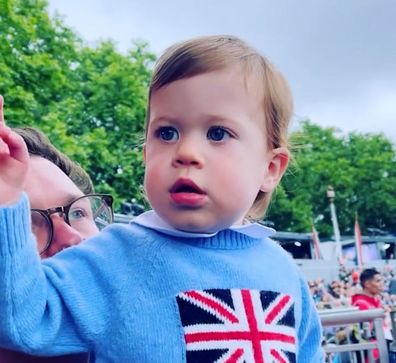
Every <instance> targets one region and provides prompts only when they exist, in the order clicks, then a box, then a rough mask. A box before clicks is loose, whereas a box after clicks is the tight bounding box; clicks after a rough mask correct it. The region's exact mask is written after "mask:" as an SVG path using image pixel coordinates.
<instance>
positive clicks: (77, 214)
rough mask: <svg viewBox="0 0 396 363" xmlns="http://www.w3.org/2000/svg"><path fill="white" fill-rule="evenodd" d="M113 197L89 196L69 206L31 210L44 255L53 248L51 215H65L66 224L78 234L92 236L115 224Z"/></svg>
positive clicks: (39, 248)
mask: <svg viewBox="0 0 396 363" xmlns="http://www.w3.org/2000/svg"><path fill="white" fill-rule="evenodd" d="M112 205H113V197H112V196H111V195H108V194H88V195H84V196H83V197H80V198H77V199H75V200H73V201H72V202H71V203H69V204H68V205H64V206H62V207H55V208H49V209H31V210H30V215H31V220H32V230H33V233H34V235H35V236H36V240H37V246H38V250H39V253H40V255H42V254H43V253H44V252H45V251H47V250H48V248H49V247H50V246H51V243H52V239H53V236H54V224H53V222H52V219H51V214H59V215H63V219H64V220H65V222H66V223H67V224H68V225H69V226H71V227H72V228H74V229H75V230H77V231H78V232H80V233H82V234H84V235H86V236H90V235H93V234H95V233H97V232H98V231H100V230H102V229H103V228H104V227H106V226H107V225H109V224H111V223H112V222H113V209H112Z"/></svg>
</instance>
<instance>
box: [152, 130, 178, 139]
mask: <svg viewBox="0 0 396 363" xmlns="http://www.w3.org/2000/svg"><path fill="white" fill-rule="evenodd" d="M155 134H156V136H157V137H158V138H159V139H161V140H164V141H175V140H177V139H178V138H179V133H178V132H177V130H176V129H175V128H174V127H171V126H163V127H160V128H159V129H158V130H156V131H155Z"/></svg>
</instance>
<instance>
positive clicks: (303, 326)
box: [0, 196, 323, 363]
mask: <svg viewBox="0 0 396 363" xmlns="http://www.w3.org/2000/svg"><path fill="white" fill-rule="evenodd" d="M28 208H29V205H28V201H27V198H26V196H23V197H22V199H21V200H20V201H19V202H18V203H17V204H16V205H14V206H12V207H8V208H0V321H1V324H0V346H5V347H8V348H14V349H21V350H24V351H26V352H29V353H33V354H41V355H55V354H64V353H71V352H79V351H93V352H95V355H96V359H97V362H121V363H122V362H125V363H126V362H128V363H129V362H139V363H140V362H150V363H151V362H154V363H164V362H172V363H177V362H189V363H190V362H227V361H228V360H227V359H229V361H230V362H239V361H246V362H264V361H265V362H272V361H282V360H281V359H284V360H285V361H290V362H295V361H297V362H307V363H308V362H309V363H311V362H322V361H323V352H322V349H321V348H320V338H321V329H320V324H319V319H318V315H317V313H316V310H315V307H314V304H313V301H312V299H311V297H310V294H309V290H308V288H307V285H306V283H305V282H304V280H303V278H302V276H301V274H300V272H299V271H298V268H297V267H296V265H295V263H294V262H293V260H292V259H291V258H290V257H289V256H288V255H287V253H285V252H284V251H283V250H282V248H281V247H279V246H278V245H277V244H276V243H275V242H273V241H271V240H270V239H269V238H255V237H252V236H249V235H248V234H244V233H240V232H239V231H235V230H232V229H228V230H223V231H220V232H218V233H217V234H216V235H214V236H211V237H196V238H187V237H181V236H170V235H169V234H165V233H163V232H159V231H156V230H154V229H152V228H147V227H145V226H142V225H139V224H137V223H132V224H130V225H112V226H110V227H108V228H106V229H105V230H104V231H103V232H101V233H100V234H99V235H98V236H97V237H94V238H92V239H90V240H88V241H86V242H84V243H83V244H81V245H79V246H77V247H72V248H69V249H67V250H65V251H63V252H61V253H60V254H58V255H57V256H56V257H54V258H50V259H47V260H45V261H44V262H41V261H40V259H39V256H38V255H37V252H36V247H35V241H34V238H33V237H32V236H31V234H30V222H29V218H28ZM238 358H239V359H240V360H238ZM276 359H278V360H276Z"/></svg>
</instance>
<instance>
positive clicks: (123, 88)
mask: <svg viewBox="0 0 396 363" xmlns="http://www.w3.org/2000/svg"><path fill="white" fill-rule="evenodd" d="M154 59H155V57H154V55H153V54H152V53H150V52H149V51H148V48H147V45H146V44H144V43H135V44H134V46H133V49H132V50H130V51H129V53H128V54H126V55H122V54H120V53H119V52H117V50H116V49H115V46H114V44H112V43H111V42H102V43H100V44H99V45H98V46H97V47H96V48H94V49H93V48H90V47H87V46H85V45H84V43H83V42H82V40H81V39H79V38H78V37H77V36H76V35H75V34H74V33H73V32H72V31H71V30H70V29H68V28H67V27H66V26H65V25H64V24H63V22H62V20H61V19H60V18H59V17H54V18H50V17H49V16H48V13H47V3H46V1H43V0H0V75H1V76H0V93H1V94H3V95H4V96H5V100H6V110H5V111H6V117H7V119H8V123H9V124H10V125H11V126H24V125H31V126H35V127H38V128H40V129H41V130H43V131H44V132H45V133H46V134H47V135H48V136H49V137H50V139H51V141H52V142H53V143H54V144H55V145H56V146H57V147H59V148H60V149H61V150H62V151H64V152H65V153H67V154H68V155H69V156H71V157H72V158H73V159H75V160H77V161H78V162H79V163H80V164H81V165H82V166H83V167H84V168H85V169H86V170H87V171H88V172H89V174H90V175H91V176H92V178H93V181H94V184H95V187H96V189H97V190H98V191H106V192H111V193H112V194H113V195H114V196H115V198H116V201H117V202H119V201H120V200H122V199H131V198H137V199H138V200H140V201H143V197H142V195H141V193H140V190H141V183H142V176H143V165H142V155H141V154H142V152H141V147H140V144H141V141H142V138H141V137H142V135H143V128H144V117H145V111H146V110H145V107H146V97H147V86H148V82H149V79H150V74H151V65H152V63H153V61H154ZM117 204H118V203H117Z"/></svg>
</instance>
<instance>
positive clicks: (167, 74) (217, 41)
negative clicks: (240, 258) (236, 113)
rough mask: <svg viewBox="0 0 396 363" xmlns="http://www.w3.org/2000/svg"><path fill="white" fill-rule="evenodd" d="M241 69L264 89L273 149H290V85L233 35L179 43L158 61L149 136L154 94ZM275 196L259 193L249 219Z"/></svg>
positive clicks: (261, 213)
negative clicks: (196, 78) (178, 83)
mask: <svg viewBox="0 0 396 363" xmlns="http://www.w3.org/2000/svg"><path fill="white" fill-rule="evenodd" d="M233 66H239V67H241V72H242V73H243V74H244V76H245V84H246V85H247V84H248V83H249V81H250V80H254V82H257V84H258V85H259V86H260V87H261V94H262V98H263V99H262V109H263V113H264V117H265V123H266V125H265V130H266V133H267V143H268V147H269V148H270V149H275V148H278V147H286V148H289V142H288V126H289V122H290V119H291V116H292V110H293V101H292V96H291V92H290V89H289V86H288V85H287V82H286V80H285V79H284V78H283V76H282V75H281V74H280V73H279V72H278V71H277V70H276V69H275V67H274V66H273V65H272V64H271V63H270V62H269V61H268V60H267V59H266V58H265V57H264V56H262V55H261V54H260V53H258V52H257V51H256V50H255V49H254V48H252V47H251V46H249V45H248V44H246V43H245V42H244V41H242V40H240V39H238V38H236V37H234V36H229V35H215V36H205V37H199V38H194V39H191V40H187V41H184V42H181V43H177V44H175V45H173V46H171V47H170V48H168V49H167V50H166V51H165V52H164V54H163V55H162V56H161V57H160V58H159V59H158V61H157V64H156V66H155V68H154V72H153V76H152V79H151V83H150V87H149V99H148V108H147V117H146V133H147V128H148V123H149V120H150V103H151V96H152V94H153V93H154V92H155V91H157V90H159V89H160V88H162V87H164V86H166V85H167V84H170V83H172V82H175V81H177V80H180V79H184V78H189V77H193V76H196V75H200V74H204V73H209V72H213V71H218V70H222V69H225V68H228V67H233ZM271 194H272V193H264V192H261V191H260V192H259V193H258V195H257V197H256V200H255V201H254V204H253V206H252V208H251V209H250V211H249V213H248V216H247V217H249V218H252V219H258V218H262V217H263V216H264V214H265V212H266V210H267V208H268V205H269V202H270V200H271Z"/></svg>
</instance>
